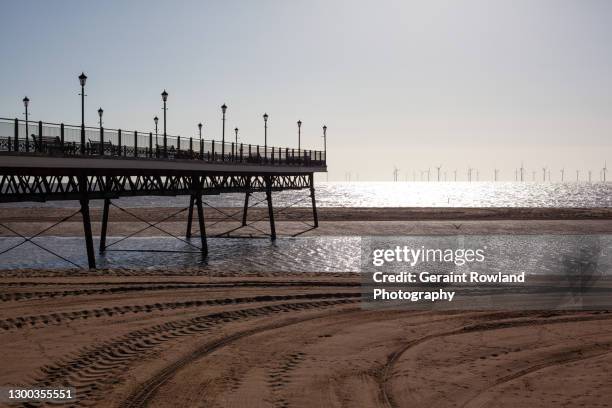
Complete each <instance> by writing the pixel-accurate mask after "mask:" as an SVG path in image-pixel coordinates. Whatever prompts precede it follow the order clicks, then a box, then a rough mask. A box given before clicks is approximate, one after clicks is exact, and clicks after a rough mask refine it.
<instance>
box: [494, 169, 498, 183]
mask: <svg viewBox="0 0 612 408" xmlns="http://www.w3.org/2000/svg"><path fill="white" fill-rule="evenodd" d="M498 175H499V169H493V180H494V181H497V176H498Z"/></svg>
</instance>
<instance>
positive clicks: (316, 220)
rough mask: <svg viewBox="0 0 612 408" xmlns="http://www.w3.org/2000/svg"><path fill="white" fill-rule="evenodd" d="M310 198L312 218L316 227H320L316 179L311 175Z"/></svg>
mask: <svg viewBox="0 0 612 408" xmlns="http://www.w3.org/2000/svg"><path fill="white" fill-rule="evenodd" d="M309 178H310V198H311V199H312V218H313V220H314V227H315V228H318V227H319V217H318V215H317V202H316V200H315V188H314V177H313V175H312V173H310V177H309Z"/></svg>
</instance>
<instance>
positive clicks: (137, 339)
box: [23, 296, 358, 407]
mask: <svg viewBox="0 0 612 408" xmlns="http://www.w3.org/2000/svg"><path fill="white" fill-rule="evenodd" d="M355 302H358V299H347V298H345V297H344V296H343V297H340V298H339V299H338V298H336V299H329V300H321V301H311V302H302V303H281V304H271V305H267V306H261V307H256V308H249V309H238V310H231V311H225V312H217V313H211V314H206V315H202V316H198V317H195V318H191V319H184V320H174V321H171V322H167V323H163V324H159V325H155V326H152V327H149V328H146V329H141V330H137V331H134V332H131V333H128V334H125V335H122V336H119V337H117V338H114V339H111V340H108V341H105V342H103V343H101V344H98V345H96V346H93V347H85V348H83V349H81V350H80V351H77V352H76V353H73V354H71V355H67V356H65V357H64V358H62V359H60V360H58V361H57V362H55V363H53V364H50V365H47V366H44V367H42V368H41V374H40V376H39V377H38V378H35V379H34V381H33V385H32V386H35V387H51V386H54V385H63V386H67V387H74V388H75V389H76V394H77V398H78V401H77V402H76V403H74V404H73V405H75V406H83V405H89V404H91V403H95V402H96V401H99V400H100V399H102V398H103V397H104V392H105V391H108V389H111V388H112V387H113V385H114V383H115V382H116V381H117V377H118V376H120V375H121V374H122V373H123V372H125V370H126V369H127V367H129V366H130V365H131V364H133V363H135V362H137V361H139V360H142V359H143V358H146V357H147V356H150V355H152V354H153V353H154V352H155V351H156V350H155V349H156V348H158V347H160V346H161V345H163V344H166V343H168V342H171V341H173V340H178V339H180V338H181V337H184V336H192V335H196V334H199V333H203V332H207V331H209V330H211V329H212V328H217V327H218V326H219V325H223V324H226V323H231V322H236V321H239V320H244V319H251V318H256V317H263V316H269V315H275V314H280V313H287V312H299V311H305V310H313V309H325V308H333V307H335V306H340V305H347V304H351V303H355ZM226 340H227V339H226ZM220 346H221V344H219V345H218V346H217V347H220ZM177 368H178V367H177ZM147 384H149V383H147ZM23 406H24V407H26V406H39V405H37V404H32V403H30V404H24V405H23Z"/></svg>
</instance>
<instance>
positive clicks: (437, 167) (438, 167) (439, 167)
mask: <svg viewBox="0 0 612 408" xmlns="http://www.w3.org/2000/svg"><path fill="white" fill-rule="evenodd" d="M441 168H442V165H439V166H436V170H438V181H440V169H441Z"/></svg>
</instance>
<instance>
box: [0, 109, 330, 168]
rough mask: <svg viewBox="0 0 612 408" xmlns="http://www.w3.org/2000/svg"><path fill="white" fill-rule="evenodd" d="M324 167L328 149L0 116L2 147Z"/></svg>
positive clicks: (33, 151)
mask: <svg viewBox="0 0 612 408" xmlns="http://www.w3.org/2000/svg"><path fill="white" fill-rule="evenodd" d="M2 152H11V153H28V154H34V155H49V156H77V157H83V156H98V157H105V156H108V157H129V158H142V159H166V160H202V161H206V162H221V163H224V162H225V163H245V164H248V163H251V164H266V165H299V166H315V167H317V166H318V167H324V166H325V165H326V161H325V159H326V158H325V152H324V151H320V150H304V149H300V150H298V149H294V148H289V147H271V146H267V147H265V146H261V145H256V144H247V143H235V142H226V143H222V142H220V141H215V140H204V139H199V138H194V137H181V136H170V135H166V137H165V141H164V135H163V134H159V133H158V134H156V133H153V132H140V131H130V130H124V129H106V128H103V127H102V128H100V127H89V126H85V127H81V126H74V125H65V124H63V123H47V122H41V121H38V122H36V121H28V122H26V121H25V120H21V119H7V118H0V153H2Z"/></svg>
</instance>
